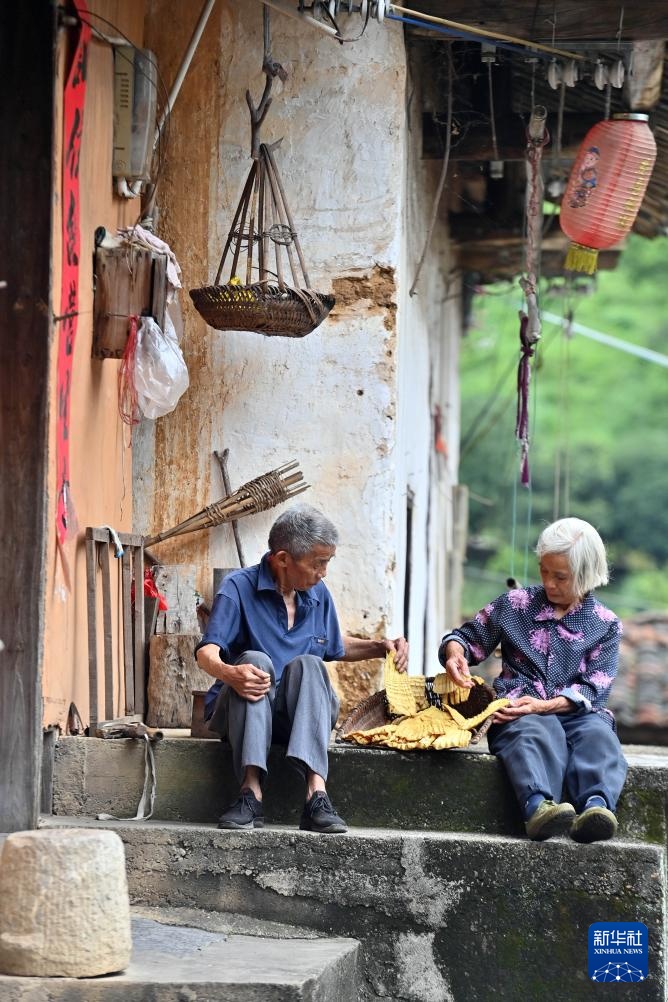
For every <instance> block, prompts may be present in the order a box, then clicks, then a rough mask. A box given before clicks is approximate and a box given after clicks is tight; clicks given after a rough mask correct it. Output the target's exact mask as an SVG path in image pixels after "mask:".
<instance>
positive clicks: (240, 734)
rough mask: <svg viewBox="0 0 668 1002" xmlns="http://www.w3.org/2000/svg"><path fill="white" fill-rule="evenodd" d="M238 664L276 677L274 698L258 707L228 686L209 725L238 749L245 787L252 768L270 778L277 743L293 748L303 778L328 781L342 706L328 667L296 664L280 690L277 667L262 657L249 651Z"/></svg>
mask: <svg viewBox="0 0 668 1002" xmlns="http://www.w3.org/2000/svg"><path fill="white" fill-rule="evenodd" d="M235 664H252V665H255V667H256V668H259V669H260V670H261V671H265V672H267V674H268V675H270V676H271V687H270V689H269V692H268V693H267V695H266V696H264V697H263V698H262V699H260V700H258V701H257V702H252V701H251V700H248V699H243V698H242V697H241V696H238V695H237V693H236V692H235V691H234V689H232V688H231V687H230V686H229V685H225V684H223V686H222V688H221V690H220V693H219V694H218V699H217V700H216V705H215V707H214V710H213V714H212V716H211V719H210V721H209V728H210V729H211V730H212V731H217V732H218V734H220V735H221V737H223V738H226V739H227V740H228V741H229V743H230V745H231V746H232V762H233V764H234V771H235V774H236V776H237V778H238V780H239V782H241V781H242V779H243V775H244V770H245V769H246V767H247V766H257V768H258V769H262V771H263V772H264V773H266V772H267V756H268V754H269V748H270V746H271V743H272V740H273V741H275V742H277V743H278V744H285V745H287V750H286V757H287V758H289V759H290V760H291V761H292V763H293V764H294V765H295V766H296V768H297V769H298V770H299V771H300V772H301V773H302V775H303V776H306V770H307V769H310V770H311V771H312V772H315V773H317V774H318V775H319V776H322V778H323V779H327V771H328V761H327V748H328V745H329V738H330V735H331V732H332V728H333V727H334V724H335V723H336V718H337V716H338V712H339V700H338V699H337V696H336V693H335V692H334V689H333V688H332V683H331V681H330V678H329V674H328V672H327V668H326V667H325V665H324V662H323V661H322V660H321V659H320V658H318V657H316V656H315V655H314V654H303V655H301V656H300V657H298V658H294V659H293V660H292V661H290V662H289V663H288V664H287V665H286V666H285V668H284V669H283V675H282V676H281V679H280V681H279V683H278V685H276V682H275V678H276V673H275V671H274V666H273V664H272V663H271V660H270V658H269V657H268V656H267V655H266V654H264V653H263V652H262V651H244V652H243V654H241V655H240V656H239V657H238V658H237V660H236V661H235Z"/></svg>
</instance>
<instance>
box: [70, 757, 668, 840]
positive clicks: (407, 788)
mask: <svg viewBox="0 0 668 1002" xmlns="http://www.w3.org/2000/svg"><path fill="white" fill-rule="evenodd" d="M625 751H626V755H627V758H628V759H629V763H630V769H629V777H628V780H627V783H626V787H625V790H624V794H623V796H622V800H621V802H620V805H619V822H620V837H628V838H633V839H638V840H641V841H647V842H653V843H655V844H661V845H665V844H666V840H667V833H668V825H667V821H666V817H667V804H668V749H631V748H627V749H625ZM155 759H156V767H157V776H158V790H157V798H156V802H155V812H154V817H155V818H157V819H160V820H164V821H187V822H204V823H211V822H213V821H216V820H217V818H218V817H219V815H220V813H221V811H222V809H223V806H224V805H225V804H226V803H227V802H228V801H229V800H230V799H233V798H234V796H235V795H236V791H237V785H236V783H235V781H234V777H233V775H232V762H231V753H230V750H229V747H227V746H226V745H224V744H223V743H222V742H220V741H210V740H198V739H186V738H178V739H176V738H172V739H169V738H167V739H165V740H163V741H161V742H159V743H158V744H157V745H156V746H155ZM143 782H144V750H143V745H141V744H139V743H137V742H135V741H132V740H130V739H123V740H120V741H110V740H102V739H99V738H79V737H76V738H72V737H65V738H61V739H60V740H59V741H58V744H57V746H56V749H55V763H54V777H53V812H54V813H55V814H57V815H74V816H88V817H95V815H97V814H102V813H104V814H113V815H115V816H116V817H120V818H123V817H133V816H134V814H135V812H136V810H137V804H138V803H139V799H140V797H141V791H142V786H143ZM328 789H329V792H330V794H331V796H332V799H333V801H334V803H335V805H336V807H337V809H338V810H339V812H340V813H341V814H342V816H343V817H344V818H345V819H346V820H347V821H348V822H349V823H350V824H353V825H360V826H364V827H379V828H396V829H416V830H423V831H451V832H469V833H478V834H498V835H521V834H523V832H524V829H523V825H522V821H521V818H520V815H519V811H518V809H517V806H516V804H515V798H514V796H513V794H512V791H511V789H510V787H509V785H508V783H507V780H506V778H505V775H504V772H503V768H502V767H501V765H500V764H499V762H498V761H497V760H496V758H495V757H494V756H492V755H489V754H487V753H486V752H485V751H484V750H476V751H473V750H471V751H448V752H403V753H402V752H395V751H384V750H381V749H369V748H356V747H354V746H350V745H333V746H332V749H331V754H330V775H329V780H328ZM302 804H303V786H302V782H301V779H300V777H299V776H298V775H297V773H296V772H295V771H294V769H292V768H291V767H290V766H289V765H288V764H287V763H286V761H285V758H284V754H283V749H281V748H279V747H274V748H272V752H271V757H270V774H269V779H268V782H267V786H266V790H265V816H266V818H267V820H268V821H271V822H274V823H276V824H289V825H297V824H298V822H299V815H300V813H301V809H302Z"/></svg>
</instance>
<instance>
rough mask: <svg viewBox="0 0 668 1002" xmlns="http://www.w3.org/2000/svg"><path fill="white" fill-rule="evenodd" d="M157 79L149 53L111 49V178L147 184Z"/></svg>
mask: <svg viewBox="0 0 668 1002" xmlns="http://www.w3.org/2000/svg"><path fill="white" fill-rule="evenodd" d="M157 77H158V73H157V64H156V58H155V56H154V54H153V53H152V52H151V51H150V49H136V48H134V47H133V46H131V45H118V46H116V47H115V48H114V153H113V158H112V173H113V175H114V177H125V178H127V179H128V181H140V180H141V181H148V180H150V170H151V158H152V156H153V138H154V136H155V125H156V109H157V87H158V80H157Z"/></svg>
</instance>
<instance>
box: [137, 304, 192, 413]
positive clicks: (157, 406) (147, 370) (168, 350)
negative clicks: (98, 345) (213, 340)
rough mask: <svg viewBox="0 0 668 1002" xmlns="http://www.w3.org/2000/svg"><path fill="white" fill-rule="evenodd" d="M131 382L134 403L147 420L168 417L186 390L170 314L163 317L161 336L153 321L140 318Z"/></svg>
mask: <svg viewBox="0 0 668 1002" xmlns="http://www.w3.org/2000/svg"><path fill="white" fill-rule="evenodd" d="M134 379H135V388H136V390H137V403H138V405H139V409H140V410H141V412H142V414H143V415H144V417H147V418H158V417H162V416H163V415H164V414H169V412H170V411H173V410H174V408H175V407H176V405H177V403H178V401H179V398H180V397H181V396H182V394H183V393H185V391H186V390H187V389H188V384H189V382H190V380H189V379H188V369H187V367H186V363H185V360H184V358H183V354H182V352H181V349H180V347H179V342H178V341H177V339H176V332H175V330H174V324H173V323H172V321H171V318H170V316H169V313H167V312H166V313H165V330H164V332H163V331H161V330H160V328H159V326H158V325H157V323H156V322H155V320H154V319H153V317H142V318H141V323H140V325H139V329H138V331H137V351H136V355H135V373H134Z"/></svg>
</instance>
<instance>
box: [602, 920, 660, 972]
mask: <svg viewBox="0 0 668 1002" xmlns="http://www.w3.org/2000/svg"><path fill="white" fill-rule="evenodd" d="M647 942H648V940H647V926H646V925H643V923H642V922H593V923H592V924H591V925H590V926H589V979H590V981H600V982H604V981H605V982H613V981H616V982H620V981H621V982H627V983H628V982H630V981H645V980H646V979H647Z"/></svg>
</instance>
